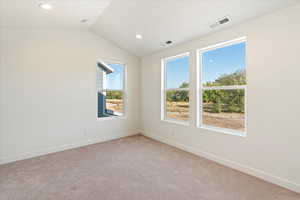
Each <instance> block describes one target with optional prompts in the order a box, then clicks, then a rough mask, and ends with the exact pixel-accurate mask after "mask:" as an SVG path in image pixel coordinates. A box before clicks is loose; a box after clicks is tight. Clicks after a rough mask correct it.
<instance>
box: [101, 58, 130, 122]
mask: <svg viewBox="0 0 300 200" xmlns="http://www.w3.org/2000/svg"><path fill="white" fill-rule="evenodd" d="M96 80H97V81H96V84H97V94H98V118H105V117H117V116H123V115H124V97H125V92H124V82H125V67H124V65H122V64H111V63H110V64H106V63H104V62H99V63H98V65H97V79H96Z"/></svg>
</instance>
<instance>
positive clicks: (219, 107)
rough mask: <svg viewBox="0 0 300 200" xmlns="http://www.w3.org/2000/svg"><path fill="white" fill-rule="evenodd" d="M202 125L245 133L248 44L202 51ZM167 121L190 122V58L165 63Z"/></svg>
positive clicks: (175, 58) (236, 44) (239, 42)
mask: <svg viewBox="0 0 300 200" xmlns="http://www.w3.org/2000/svg"><path fill="white" fill-rule="evenodd" d="M198 56H200V59H199V60H201V63H200V66H199V67H200V69H201V70H200V79H199V81H201V83H200V86H201V87H200V88H199V89H200V90H199V91H198V95H199V99H200V102H199V104H198V105H199V109H200V115H199V119H198V120H199V125H200V126H201V127H210V128H214V127H217V128H222V129H230V130H236V131H239V132H245V92H246V84H247V82H246V43H245V41H244V40H239V41H235V42H233V43H231V44H228V45H222V46H220V47H216V48H212V49H206V50H204V51H199V55H198ZM164 73H165V84H164V93H165V104H164V105H165V106H164V109H165V118H166V119H175V120H177V121H178V120H180V121H188V120H189V117H190V116H189V56H188V55H183V56H182V55H180V56H175V57H173V58H171V59H168V58H167V59H165V60H164Z"/></svg>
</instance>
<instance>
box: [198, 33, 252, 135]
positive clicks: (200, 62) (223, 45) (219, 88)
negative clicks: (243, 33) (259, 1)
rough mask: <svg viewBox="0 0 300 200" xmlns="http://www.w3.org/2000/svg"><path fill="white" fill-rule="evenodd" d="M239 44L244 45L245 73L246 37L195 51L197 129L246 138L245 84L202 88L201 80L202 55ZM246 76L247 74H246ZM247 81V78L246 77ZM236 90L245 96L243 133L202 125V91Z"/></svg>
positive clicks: (245, 103)
mask: <svg viewBox="0 0 300 200" xmlns="http://www.w3.org/2000/svg"><path fill="white" fill-rule="evenodd" d="M240 43H245V45H246V47H245V51H246V55H245V57H246V58H245V59H246V61H245V63H246V66H245V68H246V71H247V67H248V59H247V38H246V37H241V38H238V39H235V40H230V41H227V42H223V43H219V44H216V45H211V46H208V47H205V48H201V49H198V50H197V51H196V53H197V111H198V112H197V127H198V128H202V129H206V130H210V131H214V132H221V133H225V134H229V135H236V136H241V137H246V136H247V83H246V85H231V86H212V87H203V84H202V80H203V77H202V75H203V73H202V68H203V66H202V56H203V53H205V52H208V51H212V50H215V49H220V48H223V47H227V46H231V45H235V44H240ZM246 76H247V73H246ZM246 80H247V77H246ZM236 89H243V90H244V94H245V97H244V98H245V100H244V106H245V108H244V110H245V131H238V130H234V129H228V128H221V127H215V126H209V125H205V124H203V109H202V108H203V105H202V103H203V102H202V96H203V91H204V90H236Z"/></svg>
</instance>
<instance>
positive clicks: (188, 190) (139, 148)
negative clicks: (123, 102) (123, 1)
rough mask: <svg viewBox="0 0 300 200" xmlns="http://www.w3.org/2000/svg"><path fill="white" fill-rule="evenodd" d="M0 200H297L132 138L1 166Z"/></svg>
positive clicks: (247, 178) (271, 187) (223, 169)
mask: <svg viewBox="0 0 300 200" xmlns="http://www.w3.org/2000/svg"><path fill="white" fill-rule="evenodd" d="M0 199H1V200H28V199H30V200H45V199H51V200H62V199H63V200H150V199H151V200H296V199H297V200H299V199H300V195H299V194H296V193H294V192H291V191H288V190H286V189H284V188H281V187H278V186H276V185H273V184H270V183H267V182H264V181H262V180H259V179H257V178H254V177H251V176H248V175H246V174H243V173H240V172H238V171H235V170H232V169H230V168H227V167H224V166H221V165H219V164H216V163H214V162H212V161H209V160H206V159H204V158H200V157H197V156H195V155H192V154H190V153H187V152H184V151H181V150H178V149H176V148H174V147H171V146H168V145H166V144H162V143H160V142H157V141H154V140H151V139H148V138H146V137H143V136H132V137H127V138H123V139H119V140H114V141H110V142H105V143H100V144H95V145H90V146H86V147H82V148H78V149H73V150H68V151H64V152H59V153H54V154H50V155H46V156H41V157H37V158H34V159H29V160H24V161H19V162H15V163H11V164H6V165H2V166H0Z"/></svg>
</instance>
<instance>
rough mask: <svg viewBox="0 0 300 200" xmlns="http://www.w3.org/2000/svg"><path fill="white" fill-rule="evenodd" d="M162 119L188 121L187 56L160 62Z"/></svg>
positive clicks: (183, 55)
mask: <svg viewBox="0 0 300 200" xmlns="http://www.w3.org/2000/svg"><path fill="white" fill-rule="evenodd" d="M162 75H163V77H162V80H163V81H162V98H163V99H162V119H163V120H169V121H174V122H188V121H189V55H188V54H182V55H178V56H175V57H172V58H166V59H164V60H163V62H162Z"/></svg>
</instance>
